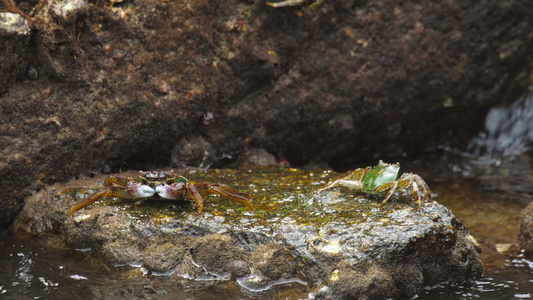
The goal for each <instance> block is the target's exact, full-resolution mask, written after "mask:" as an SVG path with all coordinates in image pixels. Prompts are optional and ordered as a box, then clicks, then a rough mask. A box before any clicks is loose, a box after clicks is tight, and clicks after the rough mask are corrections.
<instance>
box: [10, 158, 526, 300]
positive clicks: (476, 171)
mask: <svg viewBox="0 0 533 300" xmlns="http://www.w3.org/2000/svg"><path fill="white" fill-rule="evenodd" d="M531 161H532V160H531V158H530V156H527V155H526V156H519V157H517V158H515V159H514V160H510V161H506V162H500V163H498V166H494V165H487V164H482V163H478V162H475V163H473V162H471V161H467V162H465V161H464V158H457V157H454V156H452V155H449V154H446V153H444V154H442V155H439V156H437V157H428V158H424V159H422V160H418V161H414V162H413V161H406V162H403V161H402V171H403V172H414V173H417V174H420V175H421V176H422V177H423V178H425V179H427V181H428V184H429V185H430V187H431V188H432V190H433V193H434V195H435V200H436V201H438V202H439V203H441V204H444V205H445V206H447V207H449V208H450V209H451V210H452V211H453V212H454V213H455V214H456V215H457V216H458V218H459V219H460V220H462V221H463V223H464V224H465V225H466V227H467V228H468V229H469V231H470V232H471V234H472V235H473V236H475V237H476V238H477V239H478V242H479V243H480V245H481V246H482V248H483V253H482V260H483V262H484V265H485V277H484V278H483V279H481V280H477V281H473V282H469V283H465V284H463V285H447V284H443V285H439V286H434V287H427V288H426V289H425V290H423V291H421V292H420V293H419V294H418V295H417V296H416V297H415V298H417V299H478V298H481V299H524V298H525V299H528V298H532V297H533V261H529V260H526V259H523V258H522V257H520V255H519V253H514V254H513V251H503V252H502V249H505V248H506V247H509V246H510V245H511V244H512V243H513V242H514V241H515V239H516V236H517V234H518V230H519V214H520V211H521V210H522V209H524V208H525V207H526V206H527V204H528V203H529V202H530V201H531V200H532V198H531V197H532V196H531V195H532V194H533V193H532V191H533V180H531V179H532V178H531V177H533V175H532V171H531V170H532V168H531V165H532V163H531ZM0 265H1V266H2V268H0V298H2V299H21V298H22V299H48V298H54V299H66V298H73V297H75V298H80V297H83V298H89V299H94V298H97V299H111V298H127V299H132V298H133V299H167V298H168V299H171V298H172V299H176V298H188V299H248V298H261V299H265V298H267V299H268V298H272V299H278V298H283V299H298V298H305V297H307V293H308V291H307V289H308V288H309V286H305V285H302V284H300V283H291V284H286V285H281V286H278V287H277V288H276V290H272V291H267V292H263V293H260V294H257V293H252V292H247V291H243V289H242V288H241V287H239V286H238V285H237V284H236V283H235V282H233V281H231V280H228V281H207V280H206V281H191V280H187V279H183V281H180V282H176V280H170V279H169V278H168V277H165V276H151V275H147V274H145V273H143V270H142V268H139V267H138V266H123V267H118V268H114V269H112V270H110V269H109V268H108V267H106V266H104V265H103V264H101V263H99V262H98V260H96V259H93V258H92V256H91V253H90V251H88V252H83V251H59V250H54V249H52V248H50V247H47V246H45V243H42V242H39V243H37V242H35V241H33V242H31V241H23V240H17V239H15V238H13V237H3V238H1V239H0Z"/></svg>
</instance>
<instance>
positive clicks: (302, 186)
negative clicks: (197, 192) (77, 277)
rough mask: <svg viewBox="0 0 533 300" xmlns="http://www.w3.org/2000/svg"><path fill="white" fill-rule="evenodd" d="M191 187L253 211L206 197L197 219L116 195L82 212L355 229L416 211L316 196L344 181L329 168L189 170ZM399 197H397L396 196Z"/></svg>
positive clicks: (190, 207) (184, 210)
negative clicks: (215, 190)
mask: <svg viewBox="0 0 533 300" xmlns="http://www.w3.org/2000/svg"><path fill="white" fill-rule="evenodd" d="M181 175H182V176H185V177H186V178H187V179H189V180H191V181H192V182H193V183H224V184H227V185H230V186H232V187H234V188H236V189H238V190H240V191H243V192H247V193H251V194H253V195H254V196H253V198H252V202H253V204H254V206H255V211H249V210H248V209H247V208H246V207H245V206H243V205H241V204H238V203H234V202H232V201H229V200H226V199H224V198H222V197H220V196H218V195H216V194H215V195H210V196H207V197H206V199H205V200H206V209H205V211H204V213H203V214H202V215H196V216H195V214H194V212H195V211H196V209H197V208H196V205H195V204H194V201H192V200H190V199H184V200H165V199H161V198H155V197H154V198H149V199H146V200H135V201H134V200H127V199H118V198H114V197H108V198H104V197H103V198H101V199H100V200H99V201H97V202H96V203H94V204H92V205H91V206H89V207H87V208H85V209H90V207H101V206H107V205H111V206H115V207H120V208H121V210H124V211H127V212H128V214H130V216H131V217H132V218H140V219H146V218H157V219H162V220H168V218H169V217H170V218H182V217H189V218H196V219H201V218H214V217H222V218H223V223H225V224H227V225H230V226H245V225H246V224H256V225H257V224H260V225H262V226H272V225H275V224H277V223H279V222H282V221H283V220H285V221H286V220H287V218H289V219H291V220H292V221H295V222H296V223H297V224H300V225H306V224H317V225H320V224H327V223H331V222H342V223H344V224H345V225H354V224H358V223H361V222H385V223H387V222H388V223H395V222H397V220H395V219H390V218H388V217H387V214H388V213H389V212H391V211H394V210H397V209H399V208H405V207H408V208H414V207H416V206H415V205H414V204H416V203H414V204H413V203H410V202H411V201H410V200H403V199H396V200H399V201H396V202H391V203H386V204H385V205H384V207H385V208H386V209H382V208H381V207H380V204H381V201H380V199H379V198H378V197H373V196H368V195H360V194H354V193H350V192H349V191H346V190H345V189H341V188H337V189H332V190H330V191H322V192H320V193H319V192H318V190H319V189H320V188H322V187H323V186H325V185H326V184H327V183H328V182H330V181H332V180H335V179H338V178H340V177H342V176H341V175H342V174H336V173H334V172H332V171H329V170H320V169H318V170H311V171H308V170H300V169H295V168H286V167H275V166H270V167H262V168H257V169H250V170H247V171H238V170H219V169H213V170H202V169H189V170H185V171H183V172H182V173H181ZM101 188H103V186H102V187H98V186H93V187H85V188H73V189H70V190H67V191H65V192H64V195H65V196H66V197H72V199H74V201H76V200H80V199H83V198H85V197H88V196H89V195H91V194H92V193H94V192H96V191H98V190H100V189H101ZM396 198H398V197H396Z"/></svg>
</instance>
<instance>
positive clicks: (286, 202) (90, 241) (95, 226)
mask: <svg viewBox="0 0 533 300" xmlns="http://www.w3.org/2000/svg"><path fill="white" fill-rule="evenodd" d="M182 174H183V175H184V176H185V177H187V178H188V179H190V180H192V181H193V182H220V183H225V184H229V185H232V186H233V187H235V188H237V189H239V190H242V191H246V192H250V193H253V194H254V195H255V197H254V199H253V202H254V206H255V211H250V210H248V209H247V207H246V206H244V205H242V204H239V203H235V202H231V201H227V200H225V199H223V198H221V197H211V198H209V199H208V200H207V204H206V207H205V210H204V213H203V214H198V213H197V209H196V204H195V203H194V202H193V201H191V202H187V201H168V200H160V199H153V200H146V201H144V202H143V203H138V202H137V203H135V202H134V201H131V200H123V199H115V198H102V199H101V200H99V201H97V202H96V203H94V204H93V205H91V206H88V207H86V208H83V209H81V210H80V211H78V212H76V213H75V214H74V215H73V216H72V217H68V216H67V214H68V211H69V209H70V207H71V205H72V204H73V202H74V200H73V199H72V195H77V198H81V197H83V196H84V195H85V197H86V196H87V195H89V194H91V193H93V192H95V191H96V190H99V187H98V182H99V181H100V180H101V181H103V178H95V179H93V180H84V181H80V182H78V183H76V182H73V183H70V184H69V185H70V186H71V188H68V189H66V190H64V188H65V187H64V186H54V187H51V188H50V189H48V190H47V191H43V192H40V193H38V194H36V195H34V196H33V197H32V198H31V199H29V200H28V202H27V204H26V206H25V208H24V209H23V212H22V214H21V216H20V217H19V219H18V220H17V222H16V223H15V232H16V233H17V234H19V235H30V236H46V237H50V236H55V237H59V238H57V239H56V240H61V241H64V242H62V243H64V246H67V247H70V248H73V249H88V248H90V249H91V251H92V253H93V255H94V256H95V257H99V258H101V259H102V261H104V262H105V263H107V264H108V265H110V266H113V265H124V264H130V265H132V266H134V267H138V266H142V268H144V269H145V270H146V272H149V273H151V274H152V275H165V276H168V277H169V278H170V279H169V280H172V279H178V278H179V279H183V278H188V279H191V280H211V281H213V282H227V281H230V280H235V283H236V284H237V285H238V287H239V288H240V289H241V290H242V293H245V294H247V295H250V293H251V294H252V296H254V297H260V296H261V295H262V293H266V292H272V291H275V290H276V289H278V288H283V287H285V286H290V285H293V286H294V285H297V286H302V287H305V291H306V292H307V293H308V296H309V297H315V298H327V297H333V298H338V299H354V298H357V297H362V296H365V297H368V298H371V299H376V298H378V299H379V298H388V297H412V296H414V295H415V294H416V293H417V291H418V290H419V289H420V288H422V287H423V286H427V285H434V284H437V283H441V282H449V281H451V282H461V281H464V280H468V279H471V278H477V277H480V276H481V274H482V272H483V266H482V264H481V261H480V258H479V252H480V249H479V247H478V246H477V245H476V243H475V242H474V240H473V239H472V238H471V237H470V235H469V234H468V231H467V230H466V229H465V227H464V226H463V224H462V223H461V222H460V221H459V220H458V219H457V218H456V217H455V216H454V215H453V214H452V213H451V212H450V211H449V210H448V209H447V208H446V207H444V206H442V205H440V204H438V203H436V202H434V201H433V202H424V203H422V204H421V207H420V209H419V208H418V205H417V203H416V201H411V200H403V199H398V197H393V198H392V199H391V201H390V202H389V203H385V204H384V205H383V206H380V204H381V201H380V199H375V198H370V197H367V196H361V195H356V194H351V193H349V192H346V191H344V190H341V189H331V190H328V191H323V192H320V193H317V190H318V189H319V187H322V186H324V185H325V184H326V183H327V182H329V181H330V179H332V178H331V177H334V176H333V175H334V174H332V173H331V172H327V171H321V170H316V171H311V172H308V171H306V172H304V171H302V170H297V169H291V168H279V167H264V168H261V169H253V170H250V171H248V172H237V171H231V170H226V171H220V170H212V171H200V170H185V171H183V172H182ZM80 183H83V184H86V188H85V189H82V188H74V186H76V185H77V184H80ZM43 203H45V206H46V208H44V207H43ZM46 220H47V221H46Z"/></svg>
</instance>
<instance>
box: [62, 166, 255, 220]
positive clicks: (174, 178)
mask: <svg viewBox="0 0 533 300" xmlns="http://www.w3.org/2000/svg"><path fill="white" fill-rule="evenodd" d="M104 186H105V188H104V189H103V190H101V191H99V192H96V193H94V194H92V195H90V196H89V197H87V198H86V199H85V200H83V201H81V202H80V203H78V204H76V205H74V206H73V207H72V208H71V209H70V212H69V216H72V215H73V214H74V213H75V212H76V211H77V210H79V209H81V208H84V207H85V206H88V205H90V204H92V203H94V202H95V201H97V200H98V199H100V198H101V197H117V198H122V199H143V198H150V197H153V196H155V195H156V194H157V195H158V196H159V197H161V198H165V199H171V200H179V199H194V201H196V204H198V213H202V212H203V210H204V197H205V196H207V195H209V194H218V195H220V196H221V197H223V198H225V199H228V200H231V201H234V202H239V203H242V204H245V205H246V206H247V207H248V208H249V209H251V210H253V209H254V206H253V204H252V202H250V199H251V198H252V195H251V194H248V193H244V192H241V191H238V190H236V189H234V188H232V187H230V186H228V185H225V184H221V183H200V184H193V183H192V182H191V181H189V180H188V179H186V178H185V177H183V176H178V175H176V174H174V171H170V172H166V171H148V172H143V171H140V172H139V176H137V177H136V178H134V177H128V178H121V177H117V176H114V175H111V176H109V177H107V178H106V180H105V182H104Z"/></svg>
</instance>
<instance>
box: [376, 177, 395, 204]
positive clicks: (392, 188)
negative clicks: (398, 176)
mask: <svg viewBox="0 0 533 300" xmlns="http://www.w3.org/2000/svg"><path fill="white" fill-rule="evenodd" d="M397 187H398V182H397V181H392V182H389V183H387V184H384V185H382V186H380V187H378V188H377V189H376V192H381V191H386V190H389V191H388V192H387V195H386V196H385V199H383V202H381V205H383V204H385V203H386V202H387V201H388V200H389V199H390V197H391V196H392V194H394V192H395V191H396V188H397Z"/></svg>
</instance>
